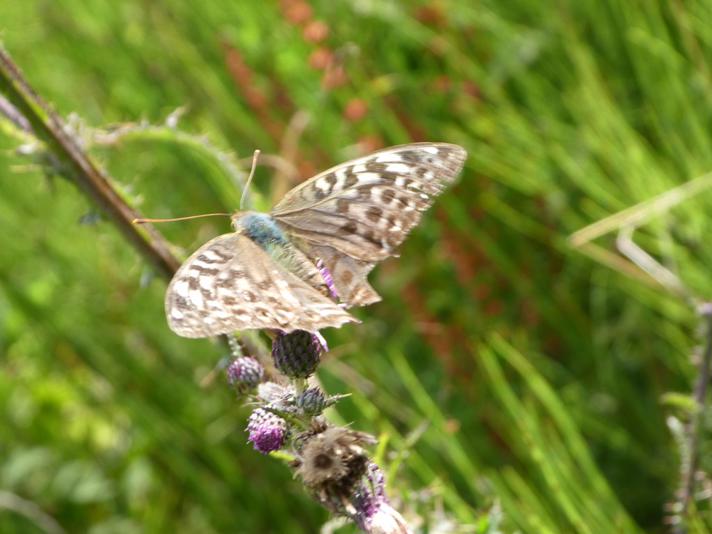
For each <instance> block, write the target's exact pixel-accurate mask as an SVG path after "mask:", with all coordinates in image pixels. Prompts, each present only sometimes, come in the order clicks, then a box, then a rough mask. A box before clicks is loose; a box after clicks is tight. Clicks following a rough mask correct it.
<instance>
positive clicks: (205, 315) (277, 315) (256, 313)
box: [166, 233, 356, 337]
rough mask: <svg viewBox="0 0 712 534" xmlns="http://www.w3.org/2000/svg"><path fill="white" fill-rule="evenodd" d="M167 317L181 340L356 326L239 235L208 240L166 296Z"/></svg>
mask: <svg viewBox="0 0 712 534" xmlns="http://www.w3.org/2000/svg"><path fill="white" fill-rule="evenodd" d="M166 317H167V318H168V324H169V326H170V328H171V330H173V331H174V332H175V333H176V334H178V335H181V336H184V337H209V336H215V335H218V334H227V333H230V332H233V331H235V330H244V329H251V328H255V329H261V328H267V329H279V330H283V331H285V332H291V331H292V330H307V331H311V332H315V331H317V330H319V329H321V328H325V327H328V326H335V327H339V326H341V325H342V324H344V323H347V322H350V321H356V319H355V318H354V317H352V316H351V315H349V314H348V313H347V312H346V311H344V310H343V308H342V307H341V306H340V305H338V304H336V303H334V302H332V301H331V300H330V299H329V298H327V297H326V296H324V295H322V294H321V293H319V291H317V290H316V289H314V288H312V287H311V286H309V285H308V284H307V283H306V282H304V281H302V280H301V279H300V278H298V277H297V276H295V275H293V274H292V273H290V272H288V271H286V270H285V269H283V268H282V267H281V266H279V265H278V264H276V263H275V262H273V261H272V259H271V258H270V257H269V256H268V255H267V253H266V252H264V251H263V250H262V249H261V248H260V247H259V246H258V245H257V244H255V243H254V242H253V241H252V240H250V239H249V238H248V237H245V236H243V235H241V234H238V233H232V234H225V235H221V236H218V237H216V238H214V239H212V240H211V241H209V242H207V243H206V244H205V245H203V246H202V247H200V248H199V249H198V250H197V251H196V252H195V253H194V254H193V255H192V256H191V257H190V258H188V259H187V260H186V261H185V262H184V263H183V265H182V266H181V267H180V269H179V270H178V272H176V274H175V276H174V277H173V280H171V283H170V284H169V286H168V290H167V292H166Z"/></svg>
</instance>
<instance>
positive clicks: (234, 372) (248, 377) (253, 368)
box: [225, 357, 265, 393]
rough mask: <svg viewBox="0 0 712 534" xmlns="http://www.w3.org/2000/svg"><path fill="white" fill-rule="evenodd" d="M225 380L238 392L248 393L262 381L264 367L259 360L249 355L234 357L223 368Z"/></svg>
mask: <svg viewBox="0 0 712 534" xmlns="http://www.w3.org/2000/svg"><path fill="white" fill-rule="evenodd" d="M225 373H226V374H227V381H228V382H229V383H230V385H232V386H233V387H234V388H235V389H236V390H237V391H238V393H248V392H250V391H252V390H253V389H255V388H256V387H257V385H258V384H259V383H260V382H262V377H263V376H264V373H265V371H264V369H263V368H262V365H261V364H260V362H258V361H257V360H255V359H254V358H250V357H243V358H235V359H234V360H233V361H232V362H230V365H228V367H227V369H226V370H225Z"/></svg>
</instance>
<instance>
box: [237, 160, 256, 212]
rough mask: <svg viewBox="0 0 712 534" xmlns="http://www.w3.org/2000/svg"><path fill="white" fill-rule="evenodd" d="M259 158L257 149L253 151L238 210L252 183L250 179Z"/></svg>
mask: <svg viewBox="0 0 712 534" xmlns="http://www.w3.org/2000/svg"><path fill="white" fill-rule="evenodd" d="M259 157H260V151H259V149H257V150H255V153H254V154H252V168H251V169H250V175H249V176H248V177H247V182H246V183H245V187H243V188H242V196H241V197H240V209H242V205H243V204H244V203H245V198H246V197H247V192H248V191H249V190H250V184H251V183H252V178H253V176H254V175H255V168H256V167H257V158H259Z"/></svg>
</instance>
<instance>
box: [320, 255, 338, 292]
mask: <svg viewBox="0 0 712 534" xmlns="http://www.w3.org/2000/svg"><path fill="white" fill-rule="evenodd" d="M316 268H317V269H319V273H320V274H321V277H322V278H323V279H324V283H325V284H326V287H327V288H329V293H330V294H331V296H332V297H333V298H335V299H338V298H339V293H338V292H337V291H336V284H334V277H333V276H331V271H329V269H328V268H327V267H326V265H324V262H323V261H322V260H321V258H319V259H317V260H316Z"/></svg>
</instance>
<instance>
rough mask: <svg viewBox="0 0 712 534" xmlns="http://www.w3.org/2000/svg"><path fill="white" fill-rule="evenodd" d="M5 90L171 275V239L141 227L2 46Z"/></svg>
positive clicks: (0, 83) (65, 166) (76, 177)
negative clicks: (136, 223) (168, 240)
mask: <svg viewBox="0 0 712 534" xmlns="http://www.w3.org/2000/svg"><path fill="white" fill-rule="evenodd" d="M0 92H2V93H3V94H4V95H5V96H6V97H7V100H8V102H9V103H10V104H11V105H12V106H13V107H14V108H15V109H16V110H17V112H18V113H19V114H20V115H21V116H22V117H24V118H25V119H26V120H27V124H29V126H30V128H31V129H32V131H33V132H34V134H35V135H36V136H37V138H38V139H39V140H40V141H42V142H43V143H44V144H45V146H46V147H47V150H48V151H49V152H51V153H52V155H53V156H55V157H56V158H57V160H58V163H59V165H60V169H59V170H60V172H61V174H63V175H65V176H68V177H69V178H70V179H72V180H73V181H74V183H75V184H76V185H77V186H78V187H79V188H80V189H81V190H82V191H83V192H84V194H86V195H87V196H88V197H89V199H90V200H92V201H93V202H94V203H95V204H96V205H97V206H99V208H100V209H101V210H102V211H103V212H104V213H105V214H106V216H107V217H109V219H111V221H112V222H113V223H114V224H115V225H116V226H117V227H118V228H119V230H120V231H121V233H122V234H123V235H124V237H126V239H127V240H128V241H129V242H130V243H131V244H132V245H133V246H134V248H136V250H138V251H139V253H140V254H141V255H142V256H143V257H144V258H146V260H148V261H149V262H150V263H151V264H152V265H153V266H154V267H155V268H156V269H157V270H158V271H159V272H160V273H161V274H162V275H163V276H165V277H167V278H170V277H171V276H173V273H174V272H175V271H176V269H178V267H179V265H180V262H179V261H178V260H177V259H176V258H175V256H173V254H171V252H170V249H169V247H168V242H167V241H166V240H165V239H163V236H161V234H160V233H158V232H157V231H156V230H155V229H153V228H152V227H150V226H148V225H144V227H143V228H142V229H139V228H138V227H137V226H136V225H135V224H133V222H132V221H133V220H134V219H137V218H140V214H139V213H138V212H137V211H136V210H135V209H133V208H132V207H131V206H129V205H128V204H127V203H126V202H125V201H124V199H123V198H122V197H121V195H119V193H118V192H117V191H116V189H114V187H113V186H112V185H111V183H110V181H109V179H108V176H107V175H106V173H105V172H104V171H103V170H102V169H100V168H99V167H98V166H97V165H95V164H94V162H93V161H92V160H91V159H90V158H89V156H88V155H87V154H86V152H84V150H82V148H81V147H80V146H79V144H78V143H77V141H76V140H75V139H74V138H73V137H72V136H71V135H70V134H69V133H68V130H67V128H66V126H65V124H64V123H63V121H62V119H61V118H60V116H59V115H58V114H57V113H55V112H54V110H52V109H51V108H50V107H49V105H47V103H46V102H44V100H42V98H40V96H39V95H38V94H37V93H36V92H35V91H34V90H33V89H32V87H31V86H30V84H29V83H28V82H27V80H26V79H25V77H24V76H23V75H22V73H21V72H20V69H19V67H18V66H17V65H16V64H15V63H14V62H13V60H12V58H11V57H10V55H9V54H8V53H7V51H6V50H5V49H4V48H3V47H2V46H0Z"/></svg>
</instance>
